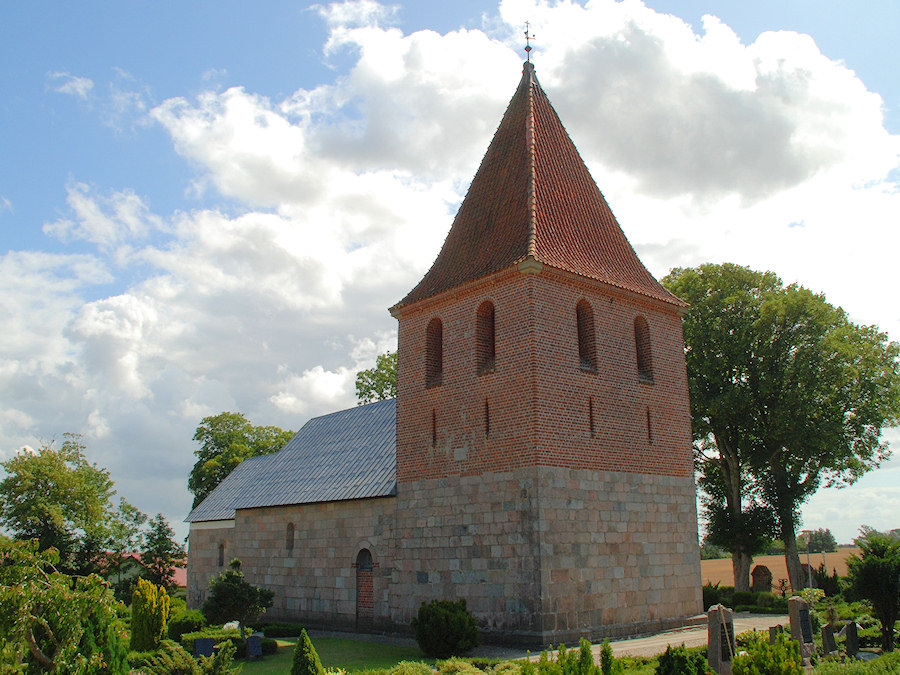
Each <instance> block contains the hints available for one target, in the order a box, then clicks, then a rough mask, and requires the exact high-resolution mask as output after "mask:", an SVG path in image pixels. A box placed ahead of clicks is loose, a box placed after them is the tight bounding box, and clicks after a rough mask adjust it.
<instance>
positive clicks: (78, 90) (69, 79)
mask: <svg viewBox="0 0 900 675" xmlns="http://www.w3.org/2000/svg"><path fill="white" fill-rule="evenodd" d="M47 79H48V80H49V82H50V83H51V84H50V87H51V88H52V89H53V91H56V92H59V93H60V94H70V95H72V96H77V97H78V98H80V99H82V100H87V97H88V94H89V93H90V92H91V89H93V88H94V82H93V80H91V79H90V78H88V77H79V76H77V75H72V74H71V73H67V72H65V71H59V72H53V73H47Z"/></svg>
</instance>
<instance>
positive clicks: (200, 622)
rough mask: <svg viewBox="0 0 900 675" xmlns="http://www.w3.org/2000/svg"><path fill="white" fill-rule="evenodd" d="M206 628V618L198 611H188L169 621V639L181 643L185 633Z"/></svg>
mask: <svg viewBox="0 0 900 675" xmlns="http://www.w3.org/2000/svg"><path fill="white" fill-rule="evenodd" d="M205 626H206V617H205V616H203V612H201V611H200V610H199V609H188V610H185V611H184V612H182V613H181V614H179V615H177V616H176V617H175V618H174V619H172V620H171V621H169V639H170V640H174V641H175V642H181V636H182V635H184V634H185V633H193V632H194V631H198V630H200V629H202V628H204V627H205Z"/></svg>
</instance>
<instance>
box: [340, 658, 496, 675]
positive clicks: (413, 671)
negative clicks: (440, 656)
mask: <svg viewBox="0 0 900 675" xmlns="http://www.w3.org/2000/svg"><path fill="white" fill-rule="evenodd" d="M386 672H387V675H434V671H433V670H432V669H431V666H429V665H428V664H427V663H422V662H421V661H401V662H400V663H398V664H397V665H396V666H394V667H393V668H391V669H390V670H388V671H386ZM479 672H480V671H479ZM355 675H358V673H357V674H355Z"/></svg>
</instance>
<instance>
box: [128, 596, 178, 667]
mask: <svg viewBox="0 0 900 675" xmlns="http://www.w3.org/2000/svg"><path fill="white" fill-rule="evenodd" d="M168 618H169V595H168V594H167V593H166V589H165V588H163V587H162V586H157V585H155V584H153V583H151V582H149V581H147V580H146V579H138V582H137V586H136V587H135V589H134V594H133V595H132V596H131V648H132V649H133V650H135V651H139V652H148V651H151V650H154V649H156V648H158V647H159V644H160V642H162V641H163V640H164V639H165V638H166V621H167V620H168Z"/></svg>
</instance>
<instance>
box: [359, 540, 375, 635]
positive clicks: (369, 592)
mask: <svg viewBox="0 0 900 675" xmlns="http://www.w3.org/2000/svg"><path fill="white" fill-rule="evenodd" d="M373 568H374V565H373V564H372V553H371V552H370V551H369V549H367V548H364V549H362V550H361V551H360V552H359V554H358V555H357V556H356V627H357V628H358V629H359V628H369V627H371V625H372V617H373V616H374V614H375V583H374V582H375V579H374V578H373V577H374V575H373V573H372V570H373Z"/></svg>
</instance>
